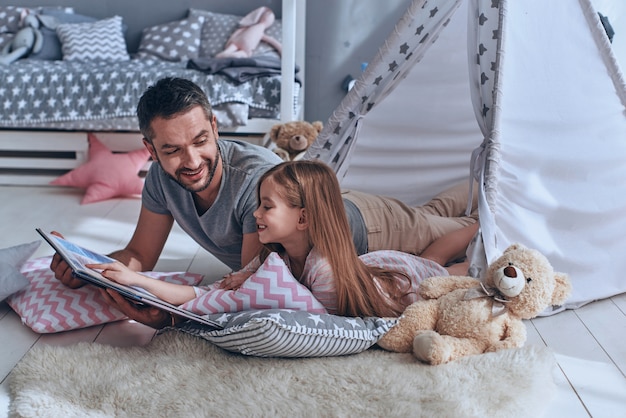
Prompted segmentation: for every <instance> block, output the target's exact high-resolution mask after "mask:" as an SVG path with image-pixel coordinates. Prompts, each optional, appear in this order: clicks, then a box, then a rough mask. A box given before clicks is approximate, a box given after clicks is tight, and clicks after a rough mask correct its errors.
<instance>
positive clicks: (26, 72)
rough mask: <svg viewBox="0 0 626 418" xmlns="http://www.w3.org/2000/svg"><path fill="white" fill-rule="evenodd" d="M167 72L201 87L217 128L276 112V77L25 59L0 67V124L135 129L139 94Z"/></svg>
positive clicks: (137, 63)
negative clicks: (241, 77)
mask: <svg viewBox="0 0 626 418" xmlns="http://www.w3.org/2000/svg"><path fill="white" fill-rule="evenodd" d="M165 76H175V77H184V78H188V79H191V80H193V81H194V82H196V83H197V84H198V85H200V86H202V88H203V89H204V90H205V92H206V93H207V95H208V96H209V98H210V100H211V103H212V104H213V105H214V106H215V108H216V110H217V111H216V115H217V117H218V122H219V124H220V126H221V127H234V126H244V125H245V123H246V120H247V119H248V118H251V117H255V116H262V117H269V118H277V117H278V116H279V110H280V75H270V76H259V77H251V78H250V79H249V80H247V81H245V82H242V83H238V82H235V81H233V80H232V79H231V78H229V77H226V76H224V75H221V74H218V73H216V74H209V73H206V72H203V71H198V70H194V69H188V68H185V65H184V64H182V63H171V62H165V61H157V60H138V59H133V60H130V61H123V62H71V61H69V62H68V61H39V60H28V59H26V60H19V61H16V62H14V63H12V64H11V65H4V66H2V65H0V109H1V110H0V128H12V129H15V128H29V129H32V128H41V129H46V128H56V129H89V130H137V127H136V122H135V120H134V118H135V108H136V106H137V101H138V100H139V97H140V96H141V94H142V93H143V91H144V90H145V89H146V88H147V87H148V86H149V85H151V84H153V83H154V82H155V81H156V80H158V79H159V78H162V77H165ZM87 127H89V128H87Z"/></svg>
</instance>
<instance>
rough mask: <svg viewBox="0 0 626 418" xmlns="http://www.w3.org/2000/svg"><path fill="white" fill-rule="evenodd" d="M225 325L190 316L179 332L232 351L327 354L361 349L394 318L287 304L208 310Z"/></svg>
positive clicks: (272, 354)
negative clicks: (217, 326)
mask: <svg viewBox="0 0 626 418" xmlns="http://www.w3.org/2000/svg"><path fill="white" fill-rule="evenodd" d="M206 317H207V318H210V319H212V320H213V321H217V322H219V323H221V324H222V325H223V327H224V328H223V329H215V328H210V327H207V326H205V325H202V324H200V323H198V322H194V321H188V322H186V323H184V324H182V325H180V326H178V329H179V330H180V331H183V332H186V333H189V334H192V335H195V336H198V337H200V338H204V339H205V340H207V341H210V342H212V343H213V344H215V345H217V346H219V347H221V348H223V349H225V350H228V351H232V352H236V353H241V354H245V355H250V356H259V357H296V358H301V357H326V356H340V355H347V354H355V353H360V352H362V351H364V350H366V349H368V348H369V347H371V346H372V345H374V344H376V343H377V342H378V340H379V339H380V338H381V337H382V336H383V335H385V333H386V332H387V331H389V329H391V327H393V326H394V325H396V324H397V321H398V320H397V318H375V317H370V318H351V317H343V316H338V315H331V314H314V313H310V312H306V311H294V310H289V309H262V310H249V311H242V312H235V313H220V314H212V315H206Z"/></svg>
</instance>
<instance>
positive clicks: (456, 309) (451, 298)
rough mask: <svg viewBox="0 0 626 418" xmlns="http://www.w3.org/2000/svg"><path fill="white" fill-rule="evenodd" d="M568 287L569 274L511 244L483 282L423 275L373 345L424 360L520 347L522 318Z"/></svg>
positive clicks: (559, 298) (562, 297)
mask: <svg viewBox="0 0 626 418" xmlns="http://www.w3.org/2000/svg"><path fill="white" fill-rule="evenodd" d="M570 292H571V282H570V280H569V277H568V276H567V275H566V274H564V273H557V272H555V271H554V270H553V268H552V266H551V265H550V263H549V262H548V260H547V259H546V257H545V256H543V255H542V254H541V253H540V252H539V251H537V250H533V249H528V248H526V247H524V246H523V245H521V244H513V245H511V246H510V247H508V248H507V249H506V250H505V251H504V253H503V254H502V255H501V256H500V257H499V258H498V259H496V260H495V261H494V262H493V263H491V264H490V266H489V268H488V269H487V277H486V278H485V282H484V284H483V283H481V282H480V281H479V280H478V279H474V278H472V277H465V276H447V277H430V278H428V279H426V280H424V281H423V282H422V284H421V285H420V294H421V296H422V298H423V300H419V301H417V302H414V303H413V304H411V305H409V306H408V307H407V308H406V310H405V311H404V313H403V314H402V316H401V317H400V320H399V321H398V324H397V325H396V326H394V327H393V328H391V329H390V330H389V331H388V332H387V333H386V334H385V335H384V336H383V337H382V338H381V339H380V340H379V342H378V345H379V346H380V347H382V348H384V349H386V350H389V351H396V352H404V353H408V352H413V355H414V356H415V357H416V358H417V359H419V360H421V361H423V362H425V363H429V364H442V363H446V362H449V361H451V360H455V359H457V358H459V357H463V356H469V355H475V354H481V353H485V352H493V351H496V350H502V349H507V348H515V347H521V346H522V345H524V342H525V341H526V327H525V325H524V323H523V321H522V320H523V319H530V318H534V317H536V316H537V315H539V314H540V313H541V312H543V311H544V310H545V309H546V308H548V307H549V306H551V305H561V304H563V303H564V302H565V301H566V300H567V298H568V297H569V294H570Z"/></svg>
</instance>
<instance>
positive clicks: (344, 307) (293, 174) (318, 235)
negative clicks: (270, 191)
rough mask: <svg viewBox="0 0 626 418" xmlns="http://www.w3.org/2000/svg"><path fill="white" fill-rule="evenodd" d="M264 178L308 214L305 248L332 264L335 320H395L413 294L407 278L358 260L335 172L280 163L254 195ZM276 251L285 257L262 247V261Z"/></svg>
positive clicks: (315, 165) (273, 247)
mask: <svg viewBox="0 0 626 418" xmlns="http://www.w3.org/2000/svg"><path fill="white" fill-rule="evenodd" d="M268 179H271V180H272V182H273V183H274V184H275V185H276V186H277V187H278V190H277V192H278V194H279V195H280V196H281V197H282V198H283V199H285V201H286V202H287V203H288V204H289V205H291V206H293V207H299V208H305V209H306V219H307V221H308V224H309V228H308V236H309V246H310V247H315V248H316V250H317V251H318V252H319V253H320V255H321V256H323V257H324V258H326V260H327V261H328V263H329V264H330V267H331V269H332V272H333V276H334V280H335V289H336V291H337V310H338V313H339V315H344V316H399V315H400V314H401V313H402V312H403V311H404V308H405V307H404V305H403V304H402V303H401V299H402V298H403V297H404V296H406V295H407V294H408V293H409V292H410V291H411V290H410V289H411V282H410V279H409V278H408V277H406V275H404V274H403V273H401V272H397V271H388V270H383V269H381V268H379V267H375V266H367V265H366V264H365V263H363V262H362V261H361V259H360V258H359V257H358V256H357V252H356V248H355V246H354V242H353V241H352V234H351V231H350V226H349V224H348V218H347V216H346V211H345V208H344V204H343V200H342V198H341V189H340V187H339V182H338V180H337V177H336V175H335V173H334V171H332V169H331V168H330V167H328V166H327V165H326V164H324V163H322V162H320V161H309V160H299V161H288V162H284V163H281V164H278V165H276V166H275V167H273V168H271V169H270V170H269V171H267V172H266V173H265V174H263V176H261V178H260V179H259V183H258V185H257V196H259V192H260V187H261V183H263V181H265V180H268ZM259 203H260V201H259ZM274 251H275V252H278V253H283V252H284V248H283V247H282V246H281V245H280V244H276V243H274V244H267V245H265V246H264V248H263V250H262V251H261V261H264V260H265V258H266V257H267V256H268V255H269V253H270V252H274ZM374 278H376V279H377V280H378V285H377V283H376V281H375V280H374ZM379 286H380V289H379ZM383 293H384V294H386V295H388V296H387V297H386V296H384V295H383Z"/></svg>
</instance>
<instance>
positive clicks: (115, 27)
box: [57, 16, 130, 61]
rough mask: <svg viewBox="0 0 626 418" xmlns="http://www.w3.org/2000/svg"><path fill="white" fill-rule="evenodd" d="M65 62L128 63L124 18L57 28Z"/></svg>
mask: <svg viewBox="0 0 626 418" xmlns="http://www.w3.org/2000/svg"><path fill="white" fill-rule="evenodd" d="M57 35H58V36H59V40H60V41H61V49H62V50H63V59H64V60H66V61H97V60H100V61H128V60H129V59H130V56H129V55H128V51H127V50H126V40H125V39H124V32H123V30H122V18H121V17H120V16H113V17H111V18H108V19H102V20H98V21H96V22H92V23H65V24H61V25H59V26H57Z"/></svg>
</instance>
